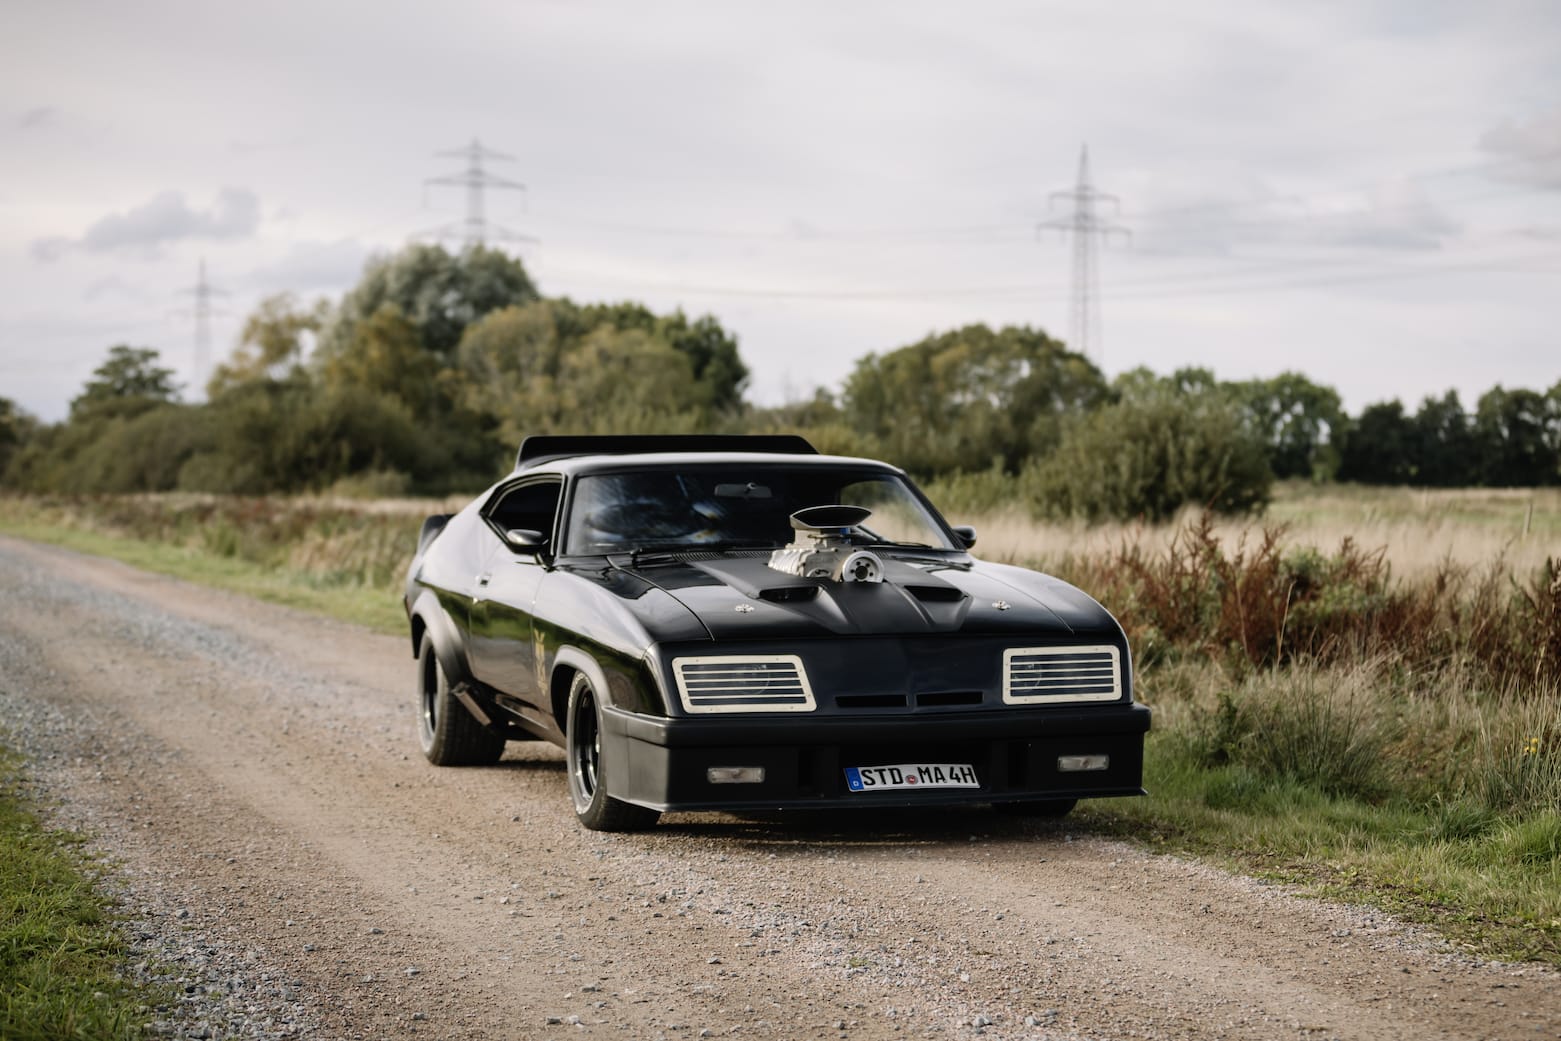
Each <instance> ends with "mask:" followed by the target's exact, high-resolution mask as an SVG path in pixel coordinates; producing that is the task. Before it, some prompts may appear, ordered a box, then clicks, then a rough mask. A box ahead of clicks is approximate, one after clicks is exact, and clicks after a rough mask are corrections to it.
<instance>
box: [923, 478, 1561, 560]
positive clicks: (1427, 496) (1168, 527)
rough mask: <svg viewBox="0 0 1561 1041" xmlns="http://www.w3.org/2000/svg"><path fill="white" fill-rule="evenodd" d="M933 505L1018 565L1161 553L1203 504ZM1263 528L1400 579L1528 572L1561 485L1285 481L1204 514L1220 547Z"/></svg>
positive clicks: (1558, 530)
mask: <svg viewBox="0 0 1561 1041" xmlns="http://www.w3.org/2000/svg"><path fill="white" fill-rule="evenodd" d="M938 505H939V507H940V508H941V509H942V510H943V511H944V513H945V514H946V515H947V516H949V518H950V520H951V521H953V522H954V523H958V524H973V525H975V527H976V529H977V531H978V532H979V533H980V542H979V544H978V546H977V553H978V554H979V555H980V556H982V557H985V558H986V559H988V560H1001V561H1007V562H1010V563H1017V564H1027V565H1035V564H1048V563H1049V562H1053V561H1057V560H1061V559H1064V558H1067V557H1091V556H1101V555H1104V554H1106V553H1109V552H1112V551H1114V550H1115V549H1116V548H1117V547H1119V546H1122V545H1123V544H1129V545H1137V546H1140V547H1142V548H1143V549H1144V550H1145V551H1146V552H1163V551H1164V550H1165V549H1166V548H1167V547H1168V546H1169V545H1170V543H1171V541H1172V540H1173V539H1174V538H1175V537H1176V534H1177V533H1178V532H1180V531H1183V530H1185V529H1186V528H1187V527H1188V526H1189V525H1191V524H1196V523H1199V522H1200V521H1201V519H1202V511H1199V510H1188V511H1185V512H1184V513H1183V514H1182V515H1181V516H1180V517H1178V518H1177V519H1176V521H1174V522H1172V523H1170V524H1160V525H1151V524H1141V523H1129V524H1095V525H1086V524H1084V523H1082V522H1073V523H1055V522H1045V521H1037V520H1035V519H1034V518H1033V517H1031V516H1030V515H1029V514H1028V513H1026V512H1025V511H1023V510H1022V509H1020V508H1017V507H1009V508H1006V509H995V510H990V511H983V512H981V513H979V514H974V515H973V514H971V513H969V512H966V511H965V510H964V509H963V508H962V506H961V504H960V503H957V502H949V503H943V502H940V503H939V504H938ZM1264 526H1268V527H1278V528H1281V529H1282V530H1283V532H1284V540H1285V542H1286V543H1287V544H1290V545H1297V546H1311V547H1313V548H1315V549H1318V550H1323V551H1332V550H1334V549H1336V548H1338V547H1339V546H1340V545H1341V544H1342V543H1343V542H1344V540H1345V539H1346V538H1348V539H1351V540H1352V541H1353V542H1354V543H1355V544H1356V545H1357V546H1361V547H1364V548H1366V549H1370V550H1376V549H1381V550H1383V551H1384V557H1385V559H1386V561H1387V563H1388V564H1389V565H1390V566H1391V567H1392V570H1393V574H1394V575H1396V576H1398V577H1400V578H1404V579H1408V580H1417V579H1422V578H1429V577H1432V576H1434V575H1435V573H1436V572H1437V571H1439V570H1440V569H1442V568H1443V566H1444V565H1446V564H1447V563H1453V564H1457V565H1461V566H1464V567H1469V568H1483V567H1487V566H1490V565H1493V564H1496V563H1501V564H1504V565H1505V566H1507V567H1509V568H1511V569H1512V570H1513V571H1515V572H1519V573H1524V574H1527V573H1530V572H1532V571H1534V570H1535V569H1537V568H1539V567H1540V566H1542V565H1543V564H1544V562H1545V559H1546V558H1547V557H1552V556H1561V490H1558V489H1451V490H1426V489H1412V488H1354V487H1339V486H1327V487H1325V488H1322V489H1316V488H1312V487H1310V486H1307V485H1302V484H1287V485H1283V486H1281V487H1280V489H1279V491H1278V494H1276V496H1275V498H1274V502H1273V504H1272V505H1270V507H1269V509H1268V512H1267V513H1266V514H1265V515H1263V516H1262V517H1258V518H1229V517H1214V518H1212V527H1213V531H1214V534H1215V536H1216V537H1217V538H1218V539H1219V541H1220V543H1221V545H1223V546H1225V547H1226V548H1227V549H1233V548H1234V547H1235V546H1237V545H1238V544H1240V543H1241V542H1243V541H1246V542H1251V541H1253V540H1254V539H1255V538H1257V537H1259V535H1260V532H1261V529H1262V528H1263V527H1264Z"/></svg>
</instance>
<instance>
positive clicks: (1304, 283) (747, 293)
mask: <svg viewBox="0 0 1561 1041" xmlns="http://www.w3.org/2000/svg"><path fill="white" fill-rule="evenodd" d="M1557 262H1561V252H1553V251H1552V252H1543V253H1535V254H1528V255H1525V256H1518V257H1493V258H1490V259H1488V260H1479V261H1469V262H1465V263H1453V264H1436V265H1425V266H1419V267H1408V266H1402V267H1391V268H1380V267H1377V268H1372V267H1365V268H1362V267H1361V266H1360V265H1351V264H1345V265H1337V264H1334V265H1328V266H1329V267H1331V268H1333V270H1329V271H1321V272H1317V273H1315V274H1312V275H1306V276H1303V277H1294V276H1293V275H1292V276H1290V277H1285V278H1280V279H1275V280H1269V281H1258V282H1254V281H1252V279H1253V278H1262V277H1263V276H1265V275H1266V274H1267V272H1265V271H1261V270H1260V271H1247V272H1228V273H1220V272H1193V273H1189V274H1186V275H1171V276H1167V277H1163V278H1148V279H1140V280H1137V281H1128V282H1123V283H1119V284H1116V285H1115V286H1114V288H1113V290H1112V298H1113V299H1121V300H1157V299H1166V298H1172V297H1183V296H1186V297H1210V296H1213V297H1218V296H1232V295H1246V294H1249V293H1264V292H1286V291H1289V290H1293V289H1309V288H1315V287H1320V286H1331V285H1338V284H1346V285H1348V284H1354V283H1356V282H1386V281H1396V280H1400V279H1405V280H1413V279H1417V278H1435V277H1438V276H1441V275H1449V274H1460V273H1476V272H1492V273H1512V274H1532V275H1538V274H1548V273H1549V272H1550V271H1553V270H1556V268H1555V267H1553V266H1541V265H1546V264H1552V265H1553V264H1555V263H1557ZM1304 266H1305V264H1304V262H1295V263H1285V264H1284V265H1283V267H1284V268H1288V269H1292V270H1293V269H1294V268H1296V267H1304ZM1276 273H1280V272H1276ZM553 277H554V278H559V279H564V280H568V281H572V282H575V283H577V284H586V285H594V286H599V287H603V288H607V289H612V290H633V291H639V292H646V293H651V292H654V293H682V294H687V295H689V296H711V297H737V298H747V299H775V300H823V301H839V302H863V303H867V302H875V301H884V302H888V301H896V300H932V299H945V300H947V299H966V298H1022V299H1032V300H1033V299H1037V296H1036V290H1035V285H1034V284H1033V283H1010V284H1007V285H989V286H955V287H948V286H935V287H932V286H929V287H922V288H903V289H902V288H887V287H884V288H864V289H806V288H796V289H791V288H778V287H777V288H767V287H747V286H719V285H699V284H691V283H674V282H646V281H642V280H638V279H611V278H607V279H602V278H597V277H595V276H593V275H591V274H589V273H585V272H569V271H555V272H553ZM1233 280H1234V281H1233ZM1070 295H1071V294H1065V293H1063V292H1061V291H1059V292H1056V293H1053V294H1049V295H1047V294H1043V295H1041V296H1040V297H1039V299H1041V300H1044V301H1061V300H1064V299H1068V298H1069V296H1070Z"/></svg>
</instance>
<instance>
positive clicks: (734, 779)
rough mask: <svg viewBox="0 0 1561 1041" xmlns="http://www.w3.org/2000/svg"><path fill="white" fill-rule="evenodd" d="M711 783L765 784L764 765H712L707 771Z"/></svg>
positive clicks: (706, 778)
mask: <svg viewBox="0 0 1561 1041" xmlns="http://www.w3.org/2000/svg"><path fill="white" fill-rule="evenodd" d="M705 780H707V781H709V782H710V783H711V784H763V783H764V767H762V766H712V767H710V768H709V769H707V770H706V771H705Z"/></svg>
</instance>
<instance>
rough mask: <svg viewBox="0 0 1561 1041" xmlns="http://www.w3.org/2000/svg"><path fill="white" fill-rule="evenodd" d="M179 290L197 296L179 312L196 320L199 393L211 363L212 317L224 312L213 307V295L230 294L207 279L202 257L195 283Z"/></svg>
mask: <svg viewBox="0 0 1561 1041" xmlns="http://www.w3.org/2000/svg"><path fill="white" fill-rule="evenodd" d="M179 292H180V293H181V294H183V295H186V296H193V297H194V298H195V302H194V306H192V307H191V308H190V310H188V311H181V312H179V316H180V317H181V318H193V319H194V320H195V365H194V378H193V381H192V385H193V386H194V388H195V389H196V392H197V393H199V392H200V390H201V388H204V387H205V385H206V369H207V367H208V366H209V365H210V364H211V318H212V315H214V314H222V313H224V312H221V311H214V310H212V307H211V300H212V297H216V296H228V295H230V294H229V293H228V291H227V290H226V289H218V288H217V287H216V286H214V285H212V284H211V283H210V282H208V281H206V258H205V257H202V258H201V262H200V267H199V268H198V269H197V274H196V276H195V284H194V285H193V286H190V287H189V288H188V289H181V290H179Z"/></svg>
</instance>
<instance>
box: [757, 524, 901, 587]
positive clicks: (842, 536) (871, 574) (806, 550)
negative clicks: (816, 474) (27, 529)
mask: <svg viewBox="0 0 1561 1041" xmlns="http://www.w3.org/2000/svg"><path fill="white" fill-rule="evenodd" d="M870 516H872V511H871V510H869V509H866V508H865V507H862V506H809V507H808V508H807V509H805V510H798V511H797V512H796V513H793V514H792V515H791V527H792V530H793V531H795V532H796V535H795V536H794V537H793V539H792V542H791V545H789V546H787V547H786V548H785V549H778V550H776V551H775V552H774V553H771V554H770V567H772V568H774V569H775V570H776V571H779V572H781V573H782V574H786V575H794V576H795V577H797V578H823V579H828V580H829V581H832V582H882V581H883V561H882V560H880V559H878V556H877V555H876V554H873V553H869V552H867V551H866V550H862V549H857V548H856V547H854V546H853V545H852V544H851V532H852V530H853V529H854V528H855V527H856V526H857V525H859V524H861V523H862V522H863V521H865V520H866V519H867V518H868V517H870Z"/></svg>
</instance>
